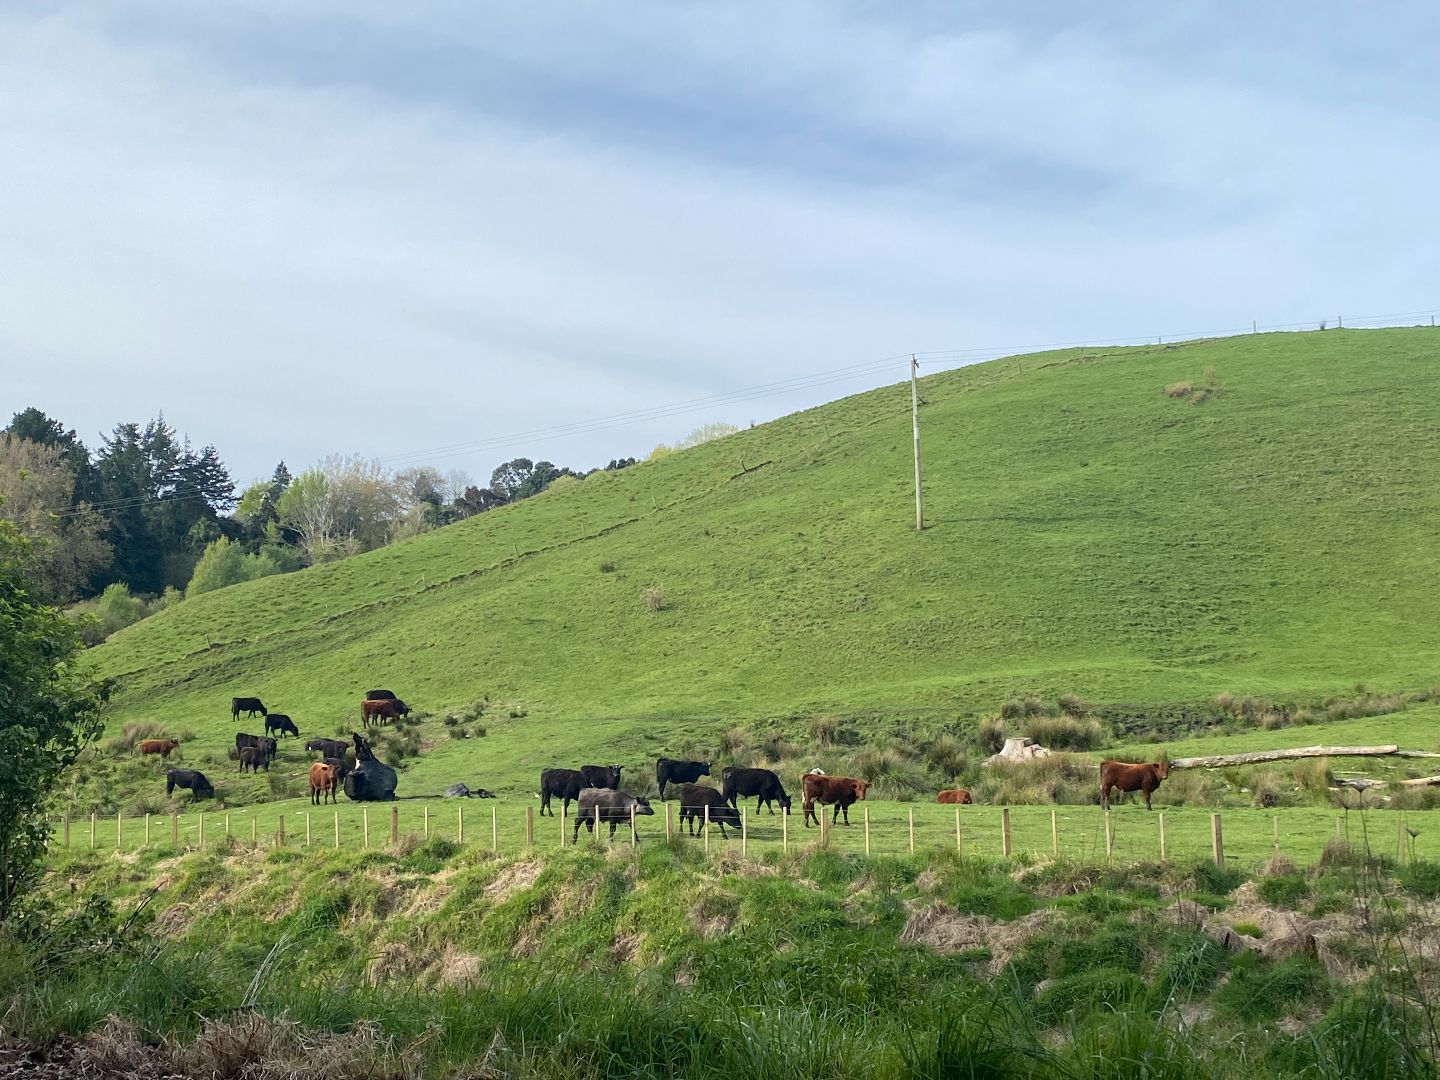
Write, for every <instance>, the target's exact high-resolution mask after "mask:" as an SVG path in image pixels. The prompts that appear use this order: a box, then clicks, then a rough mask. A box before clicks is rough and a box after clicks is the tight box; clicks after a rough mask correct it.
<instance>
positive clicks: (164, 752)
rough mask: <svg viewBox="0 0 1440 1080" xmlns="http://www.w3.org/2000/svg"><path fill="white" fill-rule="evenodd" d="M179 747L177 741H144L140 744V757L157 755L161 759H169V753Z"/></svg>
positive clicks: (178, 741)
mask: <svg viewBox="0 0 1440 1080" xmlns="http://www.w3.org/2000/svg"><path fill="white" fill-rule="evenodd" d="M179 745H180V740H179V739H145V740H142V741H141V743H140V755H141V756H142V757H143V756H145V755H146V754H159V755H160V756H161V757H162V758H166V759H169V757H170V751H171V750H174V749H175V748H176V747H177V746H179Z"/></svg>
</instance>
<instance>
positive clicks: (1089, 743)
mask: <svg viewBox="0 0 1440 1080" xmlns="http://www.w3.org/2000/svg"><path fill="white" fill-rule="evenodd" d="M1021 730H1022V731H1024V733H1025V735H1026V736H1027V737H1029V738H1031V739H1034V740H1035V741H1036V742H1037V743H1039V744H1040V745H1041V746H1044V747H1048V748H1049V749H1051V750H1098V749H1099V748H1100V747H1102V746H1104V745H1105V743H1106V742H1108V741H1109V732H1107V731H1106V730H1105V727H1104V726H1103V725H1102V724H1101V723H1100V721H1099V720H1096V719H1095V718H1094V717H1091V718H1090V719H1088V720H1081V719H1076V718H1075V717H1073V716H1068V715H1066V716H1033V717H1030V718H1029V719H1027V720H1026V721H1025V722H1024V724H1023V725H1022V728H1021Z"/></svg>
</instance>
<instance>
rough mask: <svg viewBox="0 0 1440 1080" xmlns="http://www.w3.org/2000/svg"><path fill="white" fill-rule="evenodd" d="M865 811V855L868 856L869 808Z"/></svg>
mask: <svg viewBox="0 0 1440 1080" xmlns="http://www.w3.org/2000/svg"><path fill="white" fill-rule="evenodd" d="M864 809H865V854H866V855H869V854H870V808H869V807H868V806H867V807H865V808H864Z"/></svg>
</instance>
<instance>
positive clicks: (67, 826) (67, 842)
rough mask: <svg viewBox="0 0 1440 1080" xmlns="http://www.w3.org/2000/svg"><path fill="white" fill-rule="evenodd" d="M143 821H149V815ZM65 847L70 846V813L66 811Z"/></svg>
mask: <svg viewBox="0 0 1440 1080" xmlns="http://www.w3.org/2000/svg"><path fill="white" fill-rule="evenodd" d="M145 820H146V821H149V820H150V815H149V814H146V815H145ZM65 846H66V847H67V848H68V847H69V846H70V811H69V810H66V811H65Z"/></svg>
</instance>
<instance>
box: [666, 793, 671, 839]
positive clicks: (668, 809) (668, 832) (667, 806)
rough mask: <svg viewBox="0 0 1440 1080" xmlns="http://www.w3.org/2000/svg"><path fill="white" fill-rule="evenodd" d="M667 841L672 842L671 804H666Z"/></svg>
mask: <svg viewBox="0 0 1440 1080" xmlns="http://www.w3.org/2000/svg"><path fill="white" fill-rule="evenodd" d="M665 842H666V843H667V844H668V843H670V804H669V803H668V802H667V803H666V804H665Z"/></svg>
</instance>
